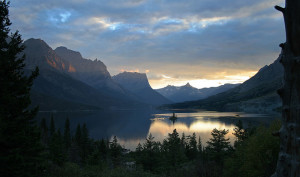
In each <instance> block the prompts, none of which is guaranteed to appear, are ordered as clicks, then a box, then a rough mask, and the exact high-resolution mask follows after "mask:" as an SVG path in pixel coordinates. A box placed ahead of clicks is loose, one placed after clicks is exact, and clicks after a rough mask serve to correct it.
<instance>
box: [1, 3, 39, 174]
mask: <svg viewBox="0 0 300 177" xmlns="http://www.w3.org/2000/svg"><path fill="white" fill-rule="evenodd" d="M8 8H9V2H6V1H5V0H4V1H0V21H1V24H0V164H1V165H0V174H1V176H10V177H14V176H41V175H40V171H41V168H40V164H41V158H40V153H41V151H42V148H41V147H42V146H41V141H40V132H39V129H38V128H37V126H36V125H35V123H34V121H33V119H34V117H35V115H36V113H37V111H38V108H34V109H29V108H28V107H29V105H30V104H31V101H30V89H31V86H32V84H33V80H34V79H35V78H36V77H37V75H38V69H37V68H36V69H35V70H34V71H33V72H32V73H31V74H30V75H29V76H26V75H25V74H24V70H23V69H24V66H25V64H24V59H25V56H24V55H23V54H22V52H23V50H24V45H23V44H22V43H23V41H22V39H21V35H20V34H19V33H18V31H17V32H15V33H10V28H9V27H10V25H11V22H10V20H9V10H8Z"/></svg>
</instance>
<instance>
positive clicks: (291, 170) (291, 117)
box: [272, 0, 300, 177]
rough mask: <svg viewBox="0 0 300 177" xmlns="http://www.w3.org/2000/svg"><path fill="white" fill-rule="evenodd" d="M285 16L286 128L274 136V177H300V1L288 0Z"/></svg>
mask: <svg viewBox="0 0 300 177" xmlns="http://www.w3.org/2000/svg"><path fill="white" fill-rule="evenodd" d="M275 9H277V10H278V11H280V12H282V13H283V17H284V22H285V31H286V42H285V43H282V44H280V47H281V48H282V50H281V54H280V56H279V57H280V62H281V63H282V65H283V67H284V86H283V88H282V89H279V90H278V94H279V95H280V97H281V98H282V127H281V129H280V131H279V132H277V133H274V135H277V136H279V137H280V142H281V143H280V152H279V158H278V162H277V168H276V171H275V173H274V174H273V176H272V177H296V176H300V1H299V0H286V1H285V8H283V7H279V6H275Z"/></svg>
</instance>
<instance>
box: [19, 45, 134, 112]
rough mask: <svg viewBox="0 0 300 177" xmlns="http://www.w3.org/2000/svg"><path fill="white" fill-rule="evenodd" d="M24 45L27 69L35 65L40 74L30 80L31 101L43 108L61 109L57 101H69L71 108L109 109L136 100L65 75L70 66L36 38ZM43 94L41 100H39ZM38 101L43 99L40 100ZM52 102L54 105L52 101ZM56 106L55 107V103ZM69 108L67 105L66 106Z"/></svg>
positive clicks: (67, 73)
mask: <svg viewBox="0 0 300 177" xmlns="http://www.w3.org/2000/svg"><path fill="white" fill-rule="evenodd" d="M24 45H25V46H26V48H25V50H24V53H25V55H26V59H25V63H26V69H27V72H29V71H28V70H30V69H32V68H34V67H35V66H38V67H39V69H40V75H39V76H38V78H37V79H36V80H35V81H34V85H33V87H32V93H34V94H33V95H32V98H33V100H32V101H33V104H42V105H43V109H47V103H48V108H49V109H57V110H61V107H60V106H59V105H62V104H61V102H66V103H72V104H70V105H74V107H73V109H77V108H78V107H81V108H84V109H86V108H110V107H118V108H120V107H131V106H133V105H137V104H138V103H136V102H134V101H132V100H121V99H117V98H113V97H110V96H108V95H107V94H106V92H103V91H101V90H99V89H96V88H93V87H92V86H90V85H88V84H86V83H84V82H82V81H80V80H78V79H76V78H74V77H72V76H70V75H69V73H70V70H71V71H72V70H73V68H74V67H73V65H72V64H71V63H70V62H69V61H66V60H64V59H62V58H61V57H60V56H58V55H57V54H56V53H55V51H53V50H52V48H51V47H49V46H48V45H47V44H46V43H45V42H44V41H42V40H40V39H29V40H27V41H25V42H24ZM41 96H45V99H49V100H43V99H41ZM41 101H43V102H42V103H41ZM55 102H56V104H55ZM53 105H57V107H56V108H55V106H53ZM83 105H84V106H83ZM68 109H71V107H68Z"/></svg>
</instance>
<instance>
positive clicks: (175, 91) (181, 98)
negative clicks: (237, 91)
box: [156, 83, 239, 103]
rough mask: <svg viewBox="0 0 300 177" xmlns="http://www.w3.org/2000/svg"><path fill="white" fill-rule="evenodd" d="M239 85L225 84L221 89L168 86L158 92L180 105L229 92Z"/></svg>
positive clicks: (187, 85) (188, 85)
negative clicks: (180, 103)
mask: <svg viewBox="0 0 300 177" xmlns="http://www.w3.org/2000/svg"><path fill="white" fill-rule="evenodd" d="M237 85H239V84H225V85H222V86H219V87H210V88H203V89H197V88H195V87H192V86H191V85H190V84H189V83H187V84H186V85H184V86H180V87H176V86H171V85H168V86H167V87H164V88H161V89H157V90H156V91H157V92H158V93H160V94H161V95H163V96H165V97H166V98H168V99H169V100H171V101H173V102H177V103H179V102H185V101H194V100H199V99H204V98H207V97H209V96H211V95H215V94H218V93H221V92H224V91H227V90H229V89H231V88H233V87H236V86H237Z"/></svg>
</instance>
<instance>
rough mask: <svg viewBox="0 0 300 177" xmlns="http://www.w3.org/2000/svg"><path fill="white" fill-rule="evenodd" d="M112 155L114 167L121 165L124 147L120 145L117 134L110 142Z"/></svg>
mask: <svg viewBox="0 0 300 177" xmlns="http://www.w3.org/2000/svg"><path fill="white" fill-rule="evenodd" d="M110 155H111V158H112V162H113V165H114V167H117V166H119V165H120V164H121V155H122V147H121V146H120V145H119V143H118V139H117V137H116V136H114V138H113V141H112V142H111V144H110Z"/></svg>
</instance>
